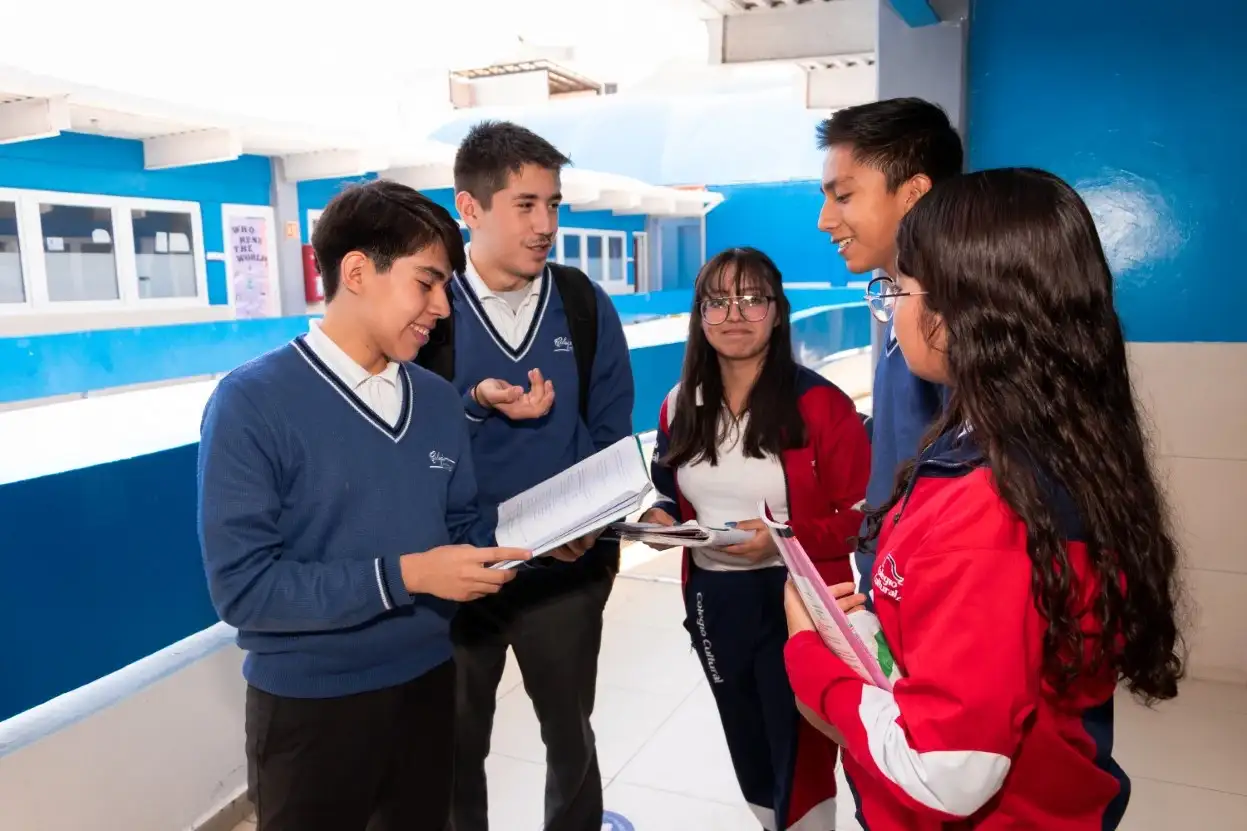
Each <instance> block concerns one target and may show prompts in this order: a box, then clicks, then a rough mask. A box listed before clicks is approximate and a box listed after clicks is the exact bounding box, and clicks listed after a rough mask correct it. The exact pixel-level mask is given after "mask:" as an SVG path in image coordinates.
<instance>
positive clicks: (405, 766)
mask: <svg viewBox="0 0 1247 831" xmlns="http://www.w3.org/2000/svg"><path fill="white" fill-rule="evenodd" d="M454 706H455V669H454V664H453V663H452V662H450V661H447V662H446V663H444V664H442V665H441V666H439V667H437V668H436V669H433V670H431V671H430V672H427V673H425V674H424V675H422V676H421V677H419V678H417V679H415V680H414V681H409V682H408V683H406V684H402V685H400V686H397V687H390V688H388V689H384V690H376V691H375V692H367V693H360V694H359V695H351V696H344V697H342V698H322V699H311V698H285V697H282V696H276V695H270V694H269V693H266V692H263V691H262V690H258V689H256V688H255V687H248V688H247V715H246V722H247V784H248V790H249V791H250V795H251V801H252V803H253V804H254V805H255V808H256V816H257V818H258V820H259V831H446V828H447V827H448V825H449V821H450V800H451V788H452V779H453V776H454V768H453V764H452V754H453V752H454V731H453V727H452V723H453V713H454Z"/></svg>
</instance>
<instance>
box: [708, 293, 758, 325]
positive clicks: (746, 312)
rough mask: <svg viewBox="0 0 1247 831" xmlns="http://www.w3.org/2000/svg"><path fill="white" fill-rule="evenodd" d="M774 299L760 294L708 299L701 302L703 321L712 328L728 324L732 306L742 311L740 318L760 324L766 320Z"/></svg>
mask: <svg viewBox="0 0 1247 831" xmlns="http://www.w3.org/2000/svg"><path fill="white" fill-rule="evenodd" d="M774 299H775V298H774V297H764V296H762V295H758V294H746V295H743V296H741V297H708V298H706V299H705V300H703V301H701V319H702V320H704V321H706V323H708V324H710V325H711V326H718V325H719V324H720V323H726V322H727V318H728V316H729V315H730V314H731V313H732V306H736V308H737V309H738V310H739V311H740V316H741V318H743V319H744V320H746V321H748V322H749V323H760V322H762V321H763V320H766V313H767V310H768V309H770V307H771V301H773V300H774Z"/></svg>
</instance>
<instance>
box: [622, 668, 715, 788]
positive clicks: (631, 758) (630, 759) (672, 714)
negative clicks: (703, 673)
mask: <svg viewBox="0 0 1247 831" xmlns="http://www.w3.org/2000/svg"><path fill="white" fill-rule="evenodd" d="M700 686H701V682H698V683H697V684H694V685H693V688H692V689H691V690H689V691H688V694H687V695H685V696H684V697H683V698H681V699H680V703H679V704H677V705H675V707H674V708H672V710H671V712H670V713H668V714H667V717H666V718H665V719H663V720H662V721H661V722H659V724H658V726H657V727H655V728H654V732H652V733H650V734H649V738H647V739H646V740H645V741H643V742H641V746H640V747H639V748H637V750H636V752H635V753H633V754H632V755H631V756H629V757H628V758H627V760H626V761H625V762H624V763H623V764H622V765H620V766H619V770H618V771H617V772H616V773H615V775H614V776H613V777H611V779H612V781H614V780H617V779H619V777H621V776H623V774H624V771H626V770H627V769H628V765H630V764H632V763H633V762H634V761H636V757H637V756H639V755H641V753H642V752H643V751H644V750H645V748H647V747H649V743H650V742H652V741H653V740H654V737H655V736H657V735H658V734H659V733H661V732H662V729H663V728H664V727H666V726H667V723H668V722H670V721H671V719H673V718H675V714H676V713H678V712H680V708H681V707H683V706H684V705H685V704H687V703H688V700H689V699H690V698H692V697H693V695H694V694H696V692H697V688H698V687H700ZM623 784H628V783H627V782H625V783H623ZM640 787H644V786H640Z"/></svg>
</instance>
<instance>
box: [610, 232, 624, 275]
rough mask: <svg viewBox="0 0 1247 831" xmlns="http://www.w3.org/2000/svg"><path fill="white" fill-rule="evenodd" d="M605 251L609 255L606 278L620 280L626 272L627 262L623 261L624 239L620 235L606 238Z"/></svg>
mask: <svg viewBox="0 0 1247 831" xmlns="http://www.w3.org/2000/svg"><path fill="white" fill-rule="evenodd" d="M606 253H607V254H608V255H609V256H608V257H607V259H608V260H609V262H608V266H609V274H610V277H609V278H608V279H611V280H618V281H620V282H622V281H623V280H624V278H625V277H626V276H627V274H628V267H627V263H625V262H624V241H623V238H622V237H607V238H606Z"/></svg>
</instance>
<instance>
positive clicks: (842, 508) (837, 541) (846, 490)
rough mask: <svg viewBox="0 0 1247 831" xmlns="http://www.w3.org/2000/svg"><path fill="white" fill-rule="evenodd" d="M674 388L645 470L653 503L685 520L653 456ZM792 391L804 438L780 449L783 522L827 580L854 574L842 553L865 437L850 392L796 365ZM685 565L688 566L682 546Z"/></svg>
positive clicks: (857, 499)
mask: <svg viewBox="0 0 1247 831" xmlns="http://www.w3.org/2000/svg"><path fill="white" fill-rule="evenodd" d="M677 389H678V387H677ZM675 392H676V390H672V392H671V394H669V395H668V396H667V398H666V399H665V400H664V401H663V404H662V409H661V410H660V411H659V414H658V442H657V446H656V447H655V449H654V463H653V464H652V465H651V466H650V475H651V478H652V479H653V480H654V487H655V489H656V490H657V491H658V494H659V499H658V501H657V502H655V504H654V507H656V508H661V509H662V510H664V511H666V512H667V513H668V514H670V515H671V516H672V517H674V518H675V519H676V521H677V522H688V521H689V520H695V519H696V518H697V515H696V511H694V510H693V506H692V505H691V504H690V503H689V502H688V500H686V499H685V498H684V496H683V495H682V494H681V493H680V483H679V481H678V476H677V475H676V471H675V470H673V469H672V468H670V467H667V466H665V465H661V464H658V459H661V458H662V457H663V456H665V455H666V454H667V448H668V445H669V444H670V441H671V417H670V416H671V409H672V408H673V402H674V401H675ZM797 395H798V401H797V406H798V408H799V410H800V413H801V418H802V420H804V422H805V429H806V442H805V445H804V446H803V447H798V448H795V449H792V450H786V451H784V452H783V453H782V454H781V456H780V463H781V465H782V467H783V469H784V483H785V487H786V489H787V492H788V525H789V527H791V528H792V529H793V531H794V532H795V533H796V535H797V538H798V539H799V540H801V545H802V546H803V547H804V548H805V550H806V553H808V554H809V555H810V559H811V560H813V561H814V565H815V566H816V567H817V568H818V571H819V573H820V574H821V575H822V576H823V579H824V580H826V581H827V582H828V584H835V583H844V582H847V581H850V580H852V579H853V570H852V566H851V564H850V561H849V558H850V556H851V555H852V553H853V550H854V548H855V547H856V544H857V534H858V531H859V530H860V529H861V523H862V512H861V504H862V500H863V499H864V498H865V496H866V485H867V482H868V481H869V479H870V440H869V439H868V438H867V436H866V428H865V427H864V426H863V425H862V419H861V416H859V415H858V413H857V410H856V408H855V407H854V405H853V399H851V398H849V397H848V396H847V395H845V393H844V392H843V391H842V390H841V389H840V388H839V387H837V386H836V385H835V384H833V383H831V382H830V381H828V380H827V379H826V378H824V377H823V376H821V375H819V374H818V373H817V372H814V371H813V370H811V369H807V368H806V367H798V368H797ZM684 568H685V570H686V573H687V569H688V556H687V552H685V558H684Z"/></svg>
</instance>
